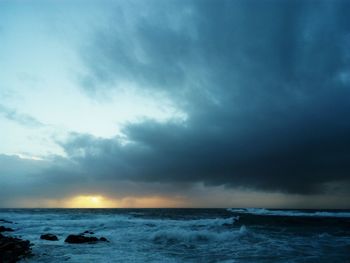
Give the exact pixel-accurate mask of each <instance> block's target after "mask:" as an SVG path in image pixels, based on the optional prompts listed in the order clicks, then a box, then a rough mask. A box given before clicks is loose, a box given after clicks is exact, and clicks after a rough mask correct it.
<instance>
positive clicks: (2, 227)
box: [0, 226, 13, 233]
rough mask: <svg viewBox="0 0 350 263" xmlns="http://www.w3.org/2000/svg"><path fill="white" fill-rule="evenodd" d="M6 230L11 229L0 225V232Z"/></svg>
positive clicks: (10, 230)
mask: <svg viewBox="0 0 350 263" xmlns="http://www.w3.org/2000/svg"><path fill="white" fill-rule="evenodd" d="M6 231H9V232H12V231H13V229H12V228H9V227H4V226H0V233H1V232H6Z"/></svg>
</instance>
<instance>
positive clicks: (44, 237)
mask: <svg viewBox="0 0 350 263" xmlns="http://www.w3.org/2000/svg"><path fill="white" fill-rule="evenodd" d="M40 239H45V240H50V241H57V240H58V238H57V236H55V235H53V234H43V235H41V236H40Z"/></svg>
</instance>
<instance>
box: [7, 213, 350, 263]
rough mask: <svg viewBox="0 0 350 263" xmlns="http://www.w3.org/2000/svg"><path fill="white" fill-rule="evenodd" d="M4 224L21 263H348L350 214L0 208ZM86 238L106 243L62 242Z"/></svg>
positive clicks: (349, 258) (349, 256)
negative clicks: (28, 251)
mask: <svg viewBox="0 0 350 263" xmlns="http://www.w3.org/2000/svg"><path fill="white" fill-rule="evenodd" d="M0 219H2V220H7V221H12V223H9V222H7V223H4V221H2V222H0V225H4V226H6V227H11V228H13V229H14V230H15V231H14V232H6V235H12V236H17V237H20V238H22V239H27V240H30V242H31V243H32V244H33V246H32V252H33V256H31V257H30V258H27V259H23V260H22V261H21V262H50V263H52V262H76V263H85V262H94V263H97V262H257V263H262V262H264V263H265V262H266V263H267V262H325V263H337V262H339V263H346V262H350V210H317V211H316V210H272V209H256V208H255V209H254V208H247V209H242V208H240V209H234V208H230V209H0ZM84 231H92V232H93V233H94V234H93V236H96V237H105V238H107V239H108V240H109V242H97V243H91V244H68V243H65V242H64V240H65V238H66V237H67V236H68V235H70V234H79V233H82V232H84ZM45 233H50V234H54V235H57V237H58V238H59V240H58V241H47V240H41V239H40V235H41V234H45ZM3 234H5V233H3Z"/></svg>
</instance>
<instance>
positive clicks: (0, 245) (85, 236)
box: [0, 219, 109, 263]
mask: <svg viewBox="0 0 350 263" xmlns="http://www.w3.org/2000/svg"><path fill="white" fill-rule="evenodd" d="M0 223H5V224H14V223H13V222H11V221H7V220H4V219H0ZM4 232H11V233H12V232H15V230H14V229H12V228H10V227H6V226H2V225H0V262H1V263H15V262H18V261H20V260H21V259H24V258H28V257H30V256H33V254H32V249H31V247H32V246H33V244H32V243H31V242H30V241H29V240H23V239H21V238H19V237H12V236H8V235H3V234H2V233H4ZM93 234H94V233H93V232H92V231H89V230H87V231H85V232H83V233H80V234H71V235H68V236H67V238H66V239H65V241H64V242H65V243H69V244H83V243H90V244H91V243H97V242H109V241H108V240H107V239H106V238H105V237H100V238H98V237H95V236H93ZM40 239H43V240H48V241H52V242H55V241H58V240H59V239H58V237H57V236H56V235H54V234H50V233H45V234H42V235H41V236H40Z"/></svg>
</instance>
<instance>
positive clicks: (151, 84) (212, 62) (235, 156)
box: [63, 1, 350, 194]
mask: <svg viewBox="0 0 350 263" xmlns="http://www.w3.org/2000/svg"><path fill="white" fill-rule="evenodd" d="M136 3H137V4H140V3H139V2H136ZM349 13H350V3H349V2H347V1H287V2H281V1H183V2H178V1H166V2H162V1H154V2H150V5H149V6H145V7H144V8H143V13H142V15H137V14H135V13H133V12H132V11H130V9H125V8H124V9H123V8H120V7H116V8H115V16H112V18H111V22H110V24H109V25H108V27H106V29H104V30H101V31H99V32H97V33H96V34H95V35H94V40H93V41H92V43H93V44H91V45H89V46H88V47H85V48H86V49H84V53H85V54H84V60H85V62H86V66H87V68H88V70H89V75H87V76H85V77H84V78H83V79H82V83H83V84H84V85H85V87H86V89H87V90H88V91H89V92H90V91H91V90H93V91H94V92H98V91H99V88H100V86H99V83H102V84H103V83H117V82H118V81H121V80H125V79H127V80H131V81H134V82H137V83H138V84H139V85H140V86H142V87H143V89H145V90H146V91H147V92H150V93H152V92H164V93H165V94H167V96H169V97H170V98H171V99H172V100H173V101H174V102H175V103H176V105H178V107H180V108H181V109H182V110H183V111H185V112H186V113H187V114H188V116H189V118H188V120H187V121H186V122H185V123H182V124H181V123H171V122H169V123H166V124H161V123H157V122H154V121H150V120H149V121H144V122H141V123H138V124H130V125H127V126H126V127H125V129H124V133H125V135H127V137H128V139H129V140H130V141H132V143H131V144H129V145H124V146H123V145H122V144H120V143H119V141H118V140H117V139H99V138H93V137H91V136H87V135H74V136H72V138H71V139H70V140H69V141H68V142H66V143H64V144H63V147H64V148H65V150H66V151H67V153H68V155H69V156H70V157H71V158H73V159H74V160H76V161H78V163H79V164H80V165H81V166H82V167H83V169H85V170H86V171H91V173H93V174H94V176H96V177H101V178H116V179H120V178H123V179H125V178H127V179H130V180H134V181H146V182H167V183H178V182H188V183H192V182H204V183H205V184H208V185H221V184H224V185H227V186H229V187H248V188H255V189H261V190H280V191H285V192H292V193H306V194H308V193H315V192H322V191H323V190H324V186H325V185H326V184H328V183H330V182H349V180H350V136H349V134H350V122H349V121H348V116H350V115H349V114H350V81H349V72H350V71H349V70H350V52H349V46H350V20H349V18H348V14H349ZM131 17H132V19H131ZM135 17H136V18H135ZM86 51H88V52H86ZM111 86H113V85H111ZM104 87H106V85H104ZM143 91H144V90H143ZM78 150H79V151H80V152H84V154H83V155H79V154H78Z"/></svg>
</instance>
